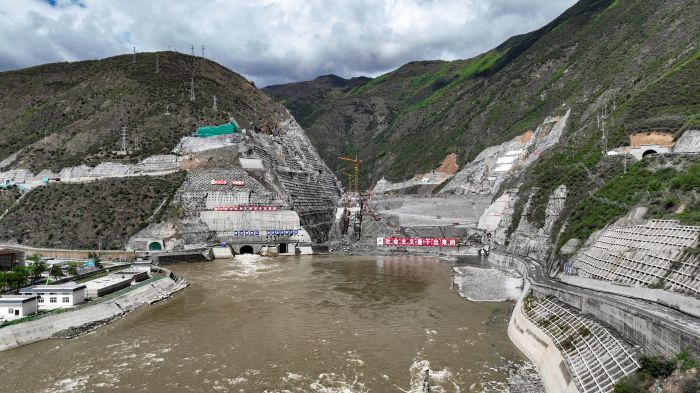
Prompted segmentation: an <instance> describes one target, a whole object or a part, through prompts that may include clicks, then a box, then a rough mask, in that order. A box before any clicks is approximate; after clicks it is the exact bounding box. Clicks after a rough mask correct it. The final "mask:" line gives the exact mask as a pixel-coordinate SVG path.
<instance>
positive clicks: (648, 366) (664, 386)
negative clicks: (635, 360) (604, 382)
mask: <svg viewBox="0 0 700 393" xmlns="http://www.w3.org/2000/svg"><path fill="white" fill-rule="evenodd" d="M639 363H640V368H639V370H637V371H636V372H635V373H633V374H631V375H628V376H627V377H625V378H623V379H621V380H620V381H619V382H618V383H617V384H615V387H614V388H613V393H646V392H669V391H673V392H678V393H696V392H698V391H699V390H700V362H699V361H698V360H697V359H696V358H695V356H694V355H693V353H692V352H690V351H689V350H686V351H683V352H680V353H678V354H676V356H674V357H672V358H670V359H662V358H658V357H653V356H642V357H641V358H640V359H639Z"/></svg>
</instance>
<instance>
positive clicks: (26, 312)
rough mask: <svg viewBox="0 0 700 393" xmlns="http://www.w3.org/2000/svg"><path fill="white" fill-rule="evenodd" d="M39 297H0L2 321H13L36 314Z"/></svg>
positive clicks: (0, 318)
mask: <svg viewBox="0 0 700 393" xmlns="http://www.w3.org/2000/svg"><path fill="white" fill-rule="evenodd" d="M37 311H38V297H37V296H32V295H5V296H2V297H0V321H1V320H6V321H12V320H14V319H19V318H23V317H27V316H30V315H34V314H36V313H37Z"/></svg>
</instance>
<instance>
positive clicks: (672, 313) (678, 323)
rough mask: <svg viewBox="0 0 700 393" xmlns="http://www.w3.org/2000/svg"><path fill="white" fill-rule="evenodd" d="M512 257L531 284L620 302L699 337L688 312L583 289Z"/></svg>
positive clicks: (697, 324) (696, 321)
mask: <svg viewBox="0 0 700 393" xmlns="http://www.w3.org/2000/svg"><path fill="white" fill-rule="evenodd" d="M510 256H512V257H514V258H517V259H519V260H520V261H522V262H524V263H525V265H526V266H527V269H528V271H527V278H528V279H529V280H530V283H531V285H535V286H543V287H550V288H554V289H559V290H561V291H564V292H570V293H576V294H580V295H587V296H590V297H592V298H597V299H599V300H601V301H605V302H608V303H614V304H622V305H624V307H625V308H627V309H628V310H630V312H634V313H636V314H641V315H645V316H648V317H651V318H654V319H656V320H660V321H661V322H663V323H666V324H668V325H670V326H673V327H674V328H675V329H677V330H678V331H683V332H686V333H688V334H689V335H692V336H695V337H697V338H698V339H700V319H698V318H695V317H693V316H690V315H688V314H685V313H682V312H680V311H678V310H674V309H672V308H670V307H666V306H664V305H661V304H658V303H654V302H648V301H645V300H640V299H635V298H630V297H625V296H620V295H615V294H611V293H605V292H601V291H594V290H590V289H585V288H582V287H577V286H574V285H569V284H565V283H562V282H560V281H556V280H552V279H550V278H549V277H547V275H546V274H544V269H543V268H542V265H540V264H539V263H538V262H537V261H535V260H534V259H531V258H525V257H520V256H516V255H510Z"/></svg>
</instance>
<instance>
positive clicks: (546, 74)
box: [275, 0, 700, 192]
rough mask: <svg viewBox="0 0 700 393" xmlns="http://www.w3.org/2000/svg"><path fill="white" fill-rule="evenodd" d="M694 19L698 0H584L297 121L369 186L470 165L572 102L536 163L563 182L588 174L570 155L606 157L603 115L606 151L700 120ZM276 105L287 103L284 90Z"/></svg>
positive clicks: (411, 67)
mask: <svg viewBox="0 0 700 393" xmlns="http://www.w3.org/2000/svg"><path fill="white" fill-rule="evenodd" d="M699 17H700V7H697V3H696V2H695V1H692V0H683V1H675V2H658V1H651V0H640V1H631V0H619V1H612V0H581V1H579V2H578V3H577V4H575V5H574V6H573V7H571V8H570V9H569V10H567V11H566V12H564V13H563V14H562V15H561V16H560V17H558V18H557V19H555V20H554V21H552V22H551V23H549V24H547V25H546V26H544V27H542V28H541V29H539V30H537V31H534V32H531V33H528V34H523V35H520V36H516V37H513V38H511V39H509V40H507V41H506V42H504V43H503V44H501V45H500V46H498V47H497V48H495V49H493V50H491V51H489V52H487V53H484V54H482V55H480V56H477V57H475V58H473V59H469V60H457V61H451V62H444V61H420V62H412V63H408V64H406V65H404V66H402V67H400V68H399V69H397V70H395V71H393V72H390V73H388V74H385V75H382V76H380V77H378V78H375V79H373V80H372V81H370V82H368V83H365V84H363V85H361V86H358V87H355V88H354V89H352V90H350V91H347V92H344V91H342V90H334V93H333V94H327V95H326V96H325V97H326V98H325V100H318V99H314V100H313V101H304V102H299V100H303V97H298V96H297V97H294V99H295V100H296V101H295V105H296V107H297V108H303V110H298V111H297V112H298V113H297V114H298V120H299V121H300V123H301V124H302V126H304V127H305V129H306V130H307V132H308V133H309V136H310V138H311V139H312V141H313V142H314V143H315V144H316V146H317V147H318V148H319V151H320V152H321V154H322V155H323V156H324V158H325V159H326V160H327V161H328V162H329V164H330V165H331V166H332V167H334V168H336V169H338V170H340V168H342V164H341V163H339V162H338V161H337V160H336V156H338V155H342V154H348V153H351V154H352V153H355V152H358V153H359V154H360V156H361V157H362V159H363V160H364V171H363V172H364V173H363V180H364V183H365V184H363V186H365V187H369V186H370V185H371V184H373V183H375V182H376V181H377V180H379V178H381V177H382V176H385V177H387V178H389V179H392V180H398V179H406V178H410V177H412V176H413V175H415V174H416V173H420V172H425V171H427V170H430V169H432V168H435V167H436V166H437V165H438V164H439V163H440V161H441V160H442V159H443V158H444V157H445V155H446V154H448V153H452V152H455V153H457V154H458V155H459V159H460V164H464V163H467V162H469V161H471V160H472V159H473V158H474V157H475V156H476V154H478V153H479V152H480V151H481V150H483V148H485V147H487V146H491V145H494V144H498V143H500V142H503V141H505V140H508V139H510V138H513V137H514V136H516V135H519V134H521V133H523V132H525V131H527V130H530V129H532V128H534V127H536V126H537V125H538V124H539V123H540V122H541V121H542V120H543V119H544V117H546V116H548V115H550V114H552V113H554V112H556V111H558V110H560V108H561V107H562V105H565V106H566V107H569V108H571V109H572V116H571V121H570V123H569V126H568V127H567V129H566V131H565V136H564V138H563V143H562V145H561V146H560V147H559V148H557V150H556V151H554V152H552V153H551V156H549V157H545V159H544V160H542V161H543V162H542V163H541V165H544V166H548V167H550V168H551V169H552V170H553V171H554V172H557V173H555V175H557V176H555V178H554V179H552V181H551V183H556V182H559V184H562V181H564V180H567V178H571V177H579V176H581V174H582V172H581V169H580V168H578V169H577V166H576V165H575V163H576V162H575V161H572V160H571V158H572V157H576V158H577V159H580V160H581V162H583V163H585V164H586V165H587V166H588V167H590V168H591V169H594V168H595V166H596V164H597V162H598V161H599V160H600V158H601V157H602V154H601V151H602V150H604V149H605V147H606V146H604V143H603V139H602V138H601V136H602V132H601V130H600V129H599V128H598V127H597V116H596V115H597V113H600V112H602V111H603V109H604V108H606V111H607V113H608V114H609V116H608V119H607V124H606V126H607V130H608V135H607V140H608V145H607V147H608V148H613V147H616V146H620V145H623V144H625V143H627V139H626V138H627V135H629V134H630V133H632V132H634V131H639V130H667V131H672V132H676V133H679V132H680V131H681V130H683V129H686V128H689V127H693V126H697V124H698V123H700V115H698V111H699V107H698V105H700V104H699V102H700V97H699V95H700V93H699V92H700V89H698V83H700V82H699V81H700V71H698V70H700V63H698V61H699V57H700V56H699V55H698V50H699V48H698V37H699V34H700V27H699V25H698V24H697V23H696V21H697V19H698V18H699ZM313 83H314V82H313V81H312V82H307V84H311V85H313ZM275 97H276V98H278V99H281V100H286V99H288V98H287V96H285V94H284V92H279V90H278V94H275ZM285 102H288V101H285ZM550 160H554V161H556V163H554V162H552V161H550ZM562 163H563V164H564V167H561V165H559V164H562ZM552 170H545V169H544V168H540V169H539V170H537V171H536V172H537V173H540V174H542V175H543V176H549V175H551V172H552ZM528 183H532V185H537V183H538V181H529V182H528ZM547 191H551V188H549V187H546V189H545V188H543V190H542V192H547Z"/></svg>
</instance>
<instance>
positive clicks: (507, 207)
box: [477, 190, 518, 245]
mask: <svg viewBox="0 0 700 393" xmlns="http://www.w3.org/2000/svg"><path fill="white" fill-rule="evenodd" d="M517 192H518V190H508V191H506V192H505V193H503V195H501V196H500V197H498V198H497V199H496V200H495V201H494V202H493V203H492V204H491V206H489V207H488V208H487V209H486V211H484V214H483V215H482V216H481V218H479V224H478V226H477V228H479V229H482V230H485V231H487V232H489V233H491V234H492V238H491V240H492V241H493V242H494V243H495V244H498V245H505V244H506V241H507V231H508V228H509V227H510V223H511V222H512V221H513V213H514V208H515V203H516V202H517V200H518V196H517Z"/></svg>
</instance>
